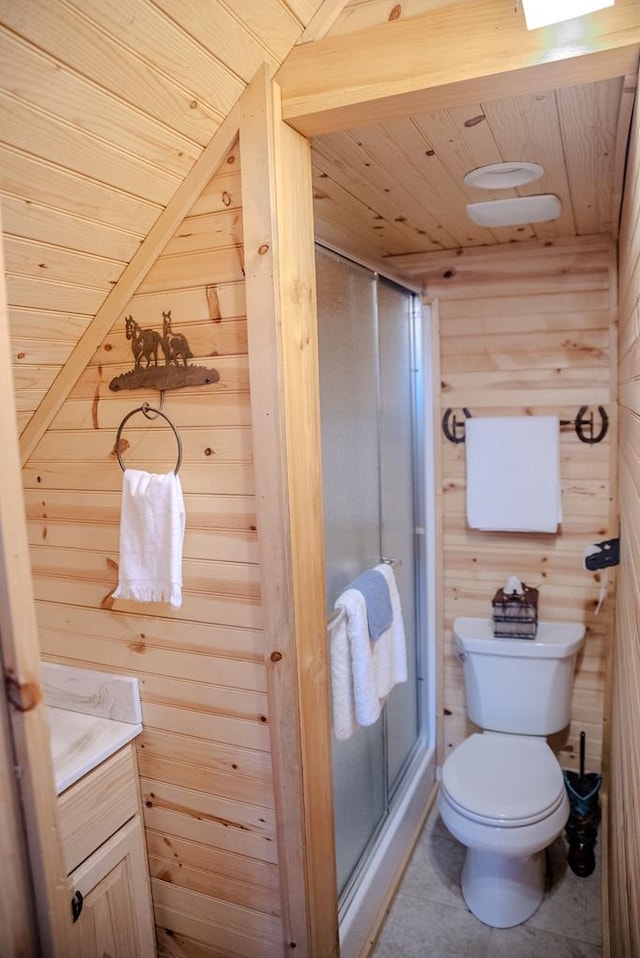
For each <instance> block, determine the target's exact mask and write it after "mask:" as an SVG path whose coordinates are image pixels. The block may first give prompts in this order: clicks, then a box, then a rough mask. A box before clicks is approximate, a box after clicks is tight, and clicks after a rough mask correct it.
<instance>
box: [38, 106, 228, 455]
mask: <svg viewBox="0 0 640 958" xmlns="http://www.w3.org/2000/svg"><path fill="white" fill-rule="evenodd" d="M237 135H238V109H237V106H234V108H233V109H232V110H231V112H230V113H229V115H228V116H227V118H226V119H225V120H224V122H223V123H222V124H221V125H220V126H219V127H218V129H217V130H216V132H215V133H214V135H213V137H212V138H211V140H210V142H209V143H208V144H207V146H206V147H205V148H204V150H203V151H202V153H201V154H200V156H199V157H198V159H197V160H196V162H195V164H194V165H193V167H192V169H191V171H190V172H189V174H188V175H187V176H186V177H185V179H184V180H183V182H182V183H181V184H180V186H179V187H178V189H177V190H176V192H175V193H174V195H173V197H172V198H171V200H170V201H169V203H168V204H167V206H166V207H165V209H164V210H163V211H162V213H161V214H160V216H159V217H158V219H157V220H156V222H155V223H154V225H153V226H152V227H151V229H150V231H149V232H148V234H147V236H146V238H145V239H144V241H143V242H142V244H141V246H140V248H139V249H138V250H137V252H136V253H135V255H134V256H133V258H132V259H131V261H130V263H129V264H128V265H127V266H126V267H125V269H124V271H123V272H122V274H121V276H120V279H119V280H118V282H117V283H116V284H115V286H114V287H113V289H112V290H111V292H110V293H109V295H108V296H107V298H106V299H105V301H104V302H103V304H102V306H101V307H100V309H99V310H98V312H97V313H96V315H95V316H94V318H93V319H92V321H91V323H90V324H89V326H88V327H87V329H86V330H85V332H84V333H83V335H82V336H81V338H80V339H79V340H78V343H77V345H76V346H75V348H74V350H73V352H72V353H71V355H70V356H69V359H68V360H67V362H66V363H65V365H64V366H63V367H62V369H61V370H60V372H59V373H58V376H57V377H56V379H55V380H54V382H53V384H52V386H51V388H50V389H49V391H48V392H47V394H46V395H45V397H44V399H43V400H42V402H41V403H40V405H39V406H38V408H37V409H36V411H35V413H34V414H33V416H32V417H31V419H30V420H29V422H28V423H27V425H26V427H25V429H24V430H23V432H22V435H21V436H20V453H21V458H22V463H23V465H24V464H25V463H26V462H27V460H28V459H29V457H30V455H31V454H32V452H33V450H34V449H35V447H36V446H37V444H38V442H39V441H40V438H41V437H42V435H43V434H44V432H45V430H46V429H47V427H48V426H49V424H50V423H51V421H52V419H53V418H54V416H55V415H56V413H57V412H58V410H59V409H60V407H61V406H62V404H63V402H64V401H65V399H66V398H67V396H68V395H69V393H70V392H71V390H72V389H73V387H74V386H75V384H76V382H77V381H78V379H79V378H80V376H81V375H82V373H83V372H84V369H85V366H86V365H87V364H88V362H89V361H90V359H91V358H92V356H93V354H94V353H95V351H96V349H98V347H99V346H100V344H101V342H102V340H103V339H104V337H105V336H106V334H107V333H108V332H109V330H110V329H111V327H112V326H113V324H114V322H115V321H116V319H117V318H118V316H119V315H120V314H121V312H122V310H123V309H124V308H125V307H126V305H127V303H128V302H129V300H130V299H131V297H132V296H133V294H134V293H135V292H136V290H137V289H138V287H139V285H140V283H141V282H142V280H143V279H144V278H145V276H146V275H147V273H148V272H149V270H150V269H151V267H152V266H153V264H154V263H155V261H156V259H157V258H158V256H159V255H160V253H161V252H162V250H163V249H164V247H165V245H166V244H167V242H168V241H169V240H170V239H171V237H172V236H173V233H174V232H175V230H176V229H177V227H178V226H179V225H180V223H181V222H182V220H183V218H184V217H185V216H186V215H187V213H188V212H189V210H190V209H191V206H192V205H193V203H194V202H195V200H196V199H197V198H198V197H199V195H200V193H201V192H202V190H203V189H204V187H205V186H206V185H207V183H208V182H209V180H210V179H211V177H212V176H213V174H214V173H215V172H216V170H217V169H218V167H219V166H220V163H221V162H222V160H223V159H224V157H225V154H226V153H228V151H229V150H230V149H231V147H232V145H233V142H234V140H235V139H236V137H237Z"/></svg>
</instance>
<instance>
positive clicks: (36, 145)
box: [0, 94, 180, 203]
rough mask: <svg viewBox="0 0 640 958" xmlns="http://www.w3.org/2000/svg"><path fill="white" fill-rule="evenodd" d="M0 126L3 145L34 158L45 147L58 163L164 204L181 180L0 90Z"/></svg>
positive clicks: (49, 158) (53, 160)
mask: <svg viewBox="0 0 640 958" xmlns="http://www.w3.org/2000/svg"><path fill="white" fill-rule="evenodd" d="M0 130H1V131H2V132H1V134H0V135H1V136H2V137H3V140H4V142H5V143H6V144H7V145H10V146H13V147H17V148H18V149H20V150H25V151H26V152H28V153H32V154H33V155H34V156H39V155H40V154H41V153H42V151H43V149H44V150H46V154H47V159H48V160H50V161H52V162H54V163H56V164H58V165H59V166H63V167H65V168H66V169H67V170H71V171H73V172H75V173H80V174H82V175H84V176H88V177H89V178H91V179H94V180H99V181H100V182H103V183H105V184H108V185H109V186H115V187H116V188H117V189H119V190H122V191H124V192H129V193H132V194H134V195H136V196H139V197H142V198H143V199H145V200H149V201H150V202H152V203H166V202H167V201H168V199H169V197H170V196H171V194H172V193H173V192H174V191H175V189H176V187H177V186H178V184H179V183H180V178H179V176H177V175H175V174H173V173H168V172H165V171H164V170H162V169H161V168H160V167H158V166H152V165H151V164H149V163H145V162H143V161H141V160H139V159H137V158H136V157H134V156H131V154H129V153H127V152H125V151H124V150H119V149H117V148H114V147H113V146H111V144H109V143H105V142H104V141H102V140H100V139H97V138H96V137H94V136H89V135H88V134H86V133H83V132H82V131H81V130H77V129H74V128H73V127H71V126H69V125H68V124H67V123H64V122H61V121H60V120H58V119H57V118H56V117H53V116H51V115H50V114H47V113H41V112H40V111H39V110H36V109H34V108H33V107H31V106H29V105H28V104H26V103H24V102H23V101H21V100H15V99H14V98H13V97H8V96H5V95H4V94H0Z"/></svg>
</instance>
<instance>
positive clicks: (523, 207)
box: [467, 193, 562, 228]
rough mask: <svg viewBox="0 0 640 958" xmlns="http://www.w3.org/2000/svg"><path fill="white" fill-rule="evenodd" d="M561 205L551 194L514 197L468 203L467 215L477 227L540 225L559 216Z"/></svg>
mask: <svg viewBox="0 0 640 958" xmlns="http://www.w3.org/2000/svg"><path fill="white" fill-rule="evenodd" d="M561 209H562V204H561V203H560V200H559V199H558V197H557V196H555V195H554V194H553V193H542V194H539V195H538V196H514V197H512V198H511V199H508V200H490V201H489V202H488V203H468V204H467V213H468V214H469V216H470V218H471V219H472V220H473V222H474V223H477V224H478V226H488V227H489V228H492V227H497V226H522V225H524V224H525V223H542V222H544V221H545V220H554V219H555V218H556V217H557V216H559V215H560V211H561Z"/></svg>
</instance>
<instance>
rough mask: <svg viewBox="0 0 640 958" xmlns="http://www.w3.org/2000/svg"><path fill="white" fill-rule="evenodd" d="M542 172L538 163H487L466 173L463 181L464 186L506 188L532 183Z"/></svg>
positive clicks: (489, 188) (484, 188)
mask: <svg viewBox="0 0 640 958" xmlns="http://www.w3.org/2000/svg"><path fill="white" fill-rule="evenodd" d="M543 173H544V169H543V167H541V166H540V164H539V163H528V162H525V161H522V162H513V163H489V164H488V166H479V167H478V168H477V169H476V170H471V172H470V173H467V175H466V176H465V178H464V182H465V184H466V186H478V187H480V189H483V190H506V189H513V187H515V186H524V184H525V183H533V181H534V180H538V179H539V178H540V177H541V176H542V174H543Z"/></svg>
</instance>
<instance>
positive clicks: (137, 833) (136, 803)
mask: <svg viewBox="0 0 640 958" xmlns="http://www.w3.org/2000/svg"><path fill="white" fill-rule="evenodd" d="M58 810H59V820H60V830H61V835H62V846H63V852H64V858H65V863H66V866H67V869H68V872H69V884H70V889H71V896H72V897H73V898H74V899H75V901H76V902H77V903H78V906H77V907H79V902H80V901H81V902H82V907H81V908H80V910H79V914H78V915H77V918H76V920H75V923H74V926H73V927H74V932H75V936H76V954H77V955H78V956H81V958H103V956H104V955H109V956H110V958H153V956H154V955H155V954H156V946H155V931H154V923H153V913H152V907H151V893H150V883H149V871H148V866H147V855H146V848H145V842H144V829H143V825H142V814H141V808H140V798H139V792H138V775H137V763H136V758H135V751H134V746H133V744H129V745H126V746H125V747H124V748H122V749H120V750H119V751H118V752H116V753H115V755H113V756H111V758H109V759H107V760H106V761H104V762H102V764H100V765H99V766H97V768H95V769H94V770H93V771H91V772H88V773H87V774H86V775H84V776H83V777H82V778H81V779H80V780H79V781H78V782H76V783H75V784H74V785H71V786H70V787H69V788H68V789H66V791H64V792H62V794H61V795H60V796H59V798H58ZM78 893H80V896H81V898H80V897H78ZM69 912H70V916H71V912H72V904H71V900H70V902H69ZM70 920H72V919H71V917H70Z"/></svg>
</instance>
